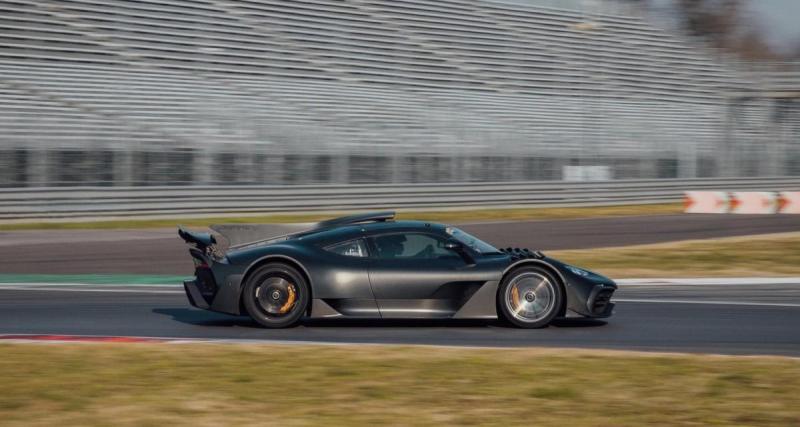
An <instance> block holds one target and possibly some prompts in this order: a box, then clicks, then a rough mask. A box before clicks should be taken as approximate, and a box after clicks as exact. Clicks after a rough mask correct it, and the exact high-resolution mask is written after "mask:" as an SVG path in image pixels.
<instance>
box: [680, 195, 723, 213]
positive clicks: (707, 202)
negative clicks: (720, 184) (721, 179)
mask: <svg viewBox="0 0 800 427" xmlns="http://www.w3.org/2000/svg"><path fill="white" fill-rule="evenodd" d="M728 208H729V197H728V193H726V192H724V191H687V192H686V194H685V198H684V212H686V213H716V214H721V213H727V212H728Z"/></svg>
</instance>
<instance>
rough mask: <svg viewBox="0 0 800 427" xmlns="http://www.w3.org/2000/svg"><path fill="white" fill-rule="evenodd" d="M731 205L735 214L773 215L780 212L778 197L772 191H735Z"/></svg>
mask: <svg viewBox="0 0 800 427" xmlns="http://www.w3.org/2000/svg"><path fill="white" fill-rule="evenodd" d="M730 204H731V213H735V214H773V213H776V212H778V195H777V194H776V193H773V192H771V191H735V192H733V193H731V197H730Z"/></svg>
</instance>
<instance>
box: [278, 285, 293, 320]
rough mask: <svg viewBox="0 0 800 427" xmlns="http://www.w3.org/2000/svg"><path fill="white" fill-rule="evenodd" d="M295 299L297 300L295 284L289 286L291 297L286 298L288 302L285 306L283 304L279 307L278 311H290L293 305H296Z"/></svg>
mask: <svg viewBox="0 0 800 427" xmlns="http://www.w3.org/2000/svg"><path fill="white" fill-rule="evenodd" d="M294 300H295V293H294V286H291V285H290V286H289V298H288V299H286V304H284V305H283V306H281V308H280V309H278V312H280V313H281V314H283V313H286V312H287V311H289V310H290V309H291V308H292V306H293V305H294Z"/></svg>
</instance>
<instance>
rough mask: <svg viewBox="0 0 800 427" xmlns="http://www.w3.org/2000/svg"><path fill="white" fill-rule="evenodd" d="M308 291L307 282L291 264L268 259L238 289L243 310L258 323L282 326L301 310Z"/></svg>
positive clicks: (299, 313)
mask: <svg viewBox="0 0 800 427" xmlns="http://www.w3.org/2000/svg"><path fill="white" fill-rule="evenodd" d="M309 293H310V292H309V288H308V283H307V282H306V280H305V278H304V277H303V275H302V274H300V272H298V271H297V270H296V269H295V268H293V267H291V266H289V265H286V264H283V263H270V264H266V265H263V266H261V267H258V268H257V269H256V270H255V271H253V273H252V274H250V275H249V276H248V278H247V282H246V283H245V285H244V289H242V303H243V304H244V308H245V309H246V310H247V314H249V315H250V317H252V318H253V320H255V321H256V322H258V323H259V324H260V325H261V326H264V327H266V328H286V327H289V326H292V325H294V324H295V323H297V321H299V320H300V318H302V317H303V315H304V314H305V312H306V309H307V308H308V301H309ZM292 294H294V295H292Z"/></svg>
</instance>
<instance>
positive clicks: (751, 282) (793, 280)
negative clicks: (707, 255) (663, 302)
mask: <svg viewBox="0 0 800 427" xmlns="http://www.w3.org/2000/svg"><path fill="white" fill-rule="evenodd" d="M615 282H616V283H617V284H618V285H620V286H674V285H683V286H769V285H798V286H800V277H715V278H689V279H669V278H657V279H619V280H615Z"/></svg>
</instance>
